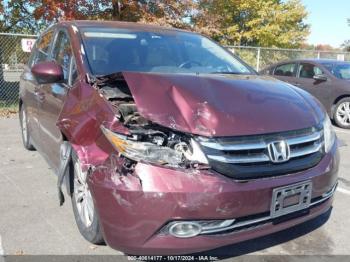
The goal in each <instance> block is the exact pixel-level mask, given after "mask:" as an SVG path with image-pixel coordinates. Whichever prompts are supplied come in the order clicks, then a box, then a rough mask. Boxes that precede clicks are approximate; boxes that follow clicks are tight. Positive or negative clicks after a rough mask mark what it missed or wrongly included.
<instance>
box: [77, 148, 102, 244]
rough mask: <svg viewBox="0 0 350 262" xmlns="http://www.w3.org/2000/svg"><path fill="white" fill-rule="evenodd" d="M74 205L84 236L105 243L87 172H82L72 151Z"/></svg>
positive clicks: (88, 239) (79, 226) (92, 240)
mask: <svg viewBox="0 0 350 262" xmlns="http://www.w3.org/2000/svg"><path fill="white" fill-rule="evenodd" d="M71 167H72V168H71V169H70V170H71V174H72V180H71V181H72V185H73V187H72V198H71V199H72V206H73V213H74V218H75V221H76V223H77V226H78V229H79V231H80V233H81V234H82V236H83V237H84V238H85V239H86V240H87V241H89V242H90V243H92V244H103V243H104V241H103V236H102V232H101V227H100V222H99V218H98V215H97V212H96V209H95V207H94V202H93V199H92V196H91V193H90V190H89V187H88V184H87V182H86V173H84V172H82V170H81V166H80V162H79V160H78V157H77V156H76V154H75V153H74V152H72V166H71Z"/></svg>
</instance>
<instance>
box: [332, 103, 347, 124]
mask: <svg viewBox="0 0 350 262" xmlns="http://www.w3.org/2000/svg"><path fill="white" fill-rule="evenodd" d="M333 120H334V122H335V123H336V125H337V126H339V127H341V128H346V129H350V97H345V98H343V99H341V100H340V101H339V102H338V103H337V104H336V105H335V110H334V115H333Z"/></svg>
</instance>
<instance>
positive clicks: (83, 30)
mask: <svg viewBox="0 0 350 262" xmlns="http://www.w3.org/2000/svg"><path fill="white" fill-rule="evenodd" d="M101 29H106V30H125V31H126V32H129V33H130V34H132V33H143V32H145V33H154V34H164V35H176V34H189V35H194V36H199V37H202V38H205V39H206V40H208V41H210V42H211V43H212V44H214V45H216V46H218V47H219V48H221V49H222V50H223V51H225V53H226V54H227V55H228V56H229V57H231V58H233V59H234V60H236V61H237V62H238V63H240V64H242V65H243V66H244V67H245V68H246V69H247V71H248V72H242V73H239V72H238V73H236V72H157V71H154V72H153V71H142V70H139V71H136V70H135V71H133V72H140V73H141V72H142V73H160V74H161V73H166V74H197V75H204V74H220V73H221V74H236V75H259V73H258V72H257V71H256V70H255V69H254V68H253V67H252V66H250V65H248V64H247V63H246V62H245V61H243V60H242V59H241V58H240V57H238V56H237V55H235V54H234V53H232V52H231V51H230V50H229V49H228V48H227V47H225V46H222V45H221V44H220V43H218V42H216V41H214V40H213V39H211V38H209V37H207V36H204V35H202V34H199V33H195V32H190V31H178V30H177V29H176V28H174V29H169V30H165V31H164V30H160V31H156V30H155V31H153V30H150V31H148V30H142V29H141V30H138V29H129V28H127V29H126V28H118V27H113V28H109V27H106V28H100V27H84V28H81V30H79V35H80V39H81V45H82V46H81V47H82V49H84V50H83V51H84V52H83V55H84V57H85V61H86V64H87V66H88V70H89V72H90V74H91V75H92V76H101V75H103V74H98V73H95V72H94V70H93V68H92V66H91V63H90V59H89V56H88V54H87V47H86V40H85V38H86V37H85V36H84V33H86V32H91V30H96V32H98V31H99V30H101ZM123 71H125V72H127V71H130V70H123ZM105 75H108V73H107V74H105Z"/></svg>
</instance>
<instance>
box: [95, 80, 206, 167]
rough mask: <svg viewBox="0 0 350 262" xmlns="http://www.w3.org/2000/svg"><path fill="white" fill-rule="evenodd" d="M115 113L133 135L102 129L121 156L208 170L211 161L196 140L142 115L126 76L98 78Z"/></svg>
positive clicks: (96, 82)
mask: <svg viewBox="0 0 350 262" xmlns="http://www.w3.org/2000/svg"><path fill="white" fill-rule="evenodd" d="M94 86H95V88H97V89H98V90H99V92H100V94H102V95H103V96H104V98H105V99H106V100H108V101H109V103H110V104H111V105H112V107H113V108H114V110H115V115H116V117H117V119H118V120H119V121H120V123H122V124H123V125H124V126H125V127H126V128H127V129H128V130H129V133H130V135H128V136H125V135H122V134H117V133H113V132H112V131H111V130H109V129H108V128H106V127H104V126H101V129H102V131H103V133H104V134H105V136H106V137H107V138H108V139H109V141H110V142H111V143H112V145H113V146H114V148H115V149H116V150H117V151H118V152H119V153H120V155H122V156H124V157H126V159H129V160H131V161H134V162H135V161H142V162H151V163H155V164H160V165H167V166H171V167H182V168H200V169H203V168H204V169H205V168H208V161H207V159H206V157H205V155H204V154H203V152H202V151H201V149H200V146H199V144H198V143H197V142H196V141H195V139H194V138H193V136H191V135H187V134H184V133H181V132H178V131H176V130H172V129H170V128H167V127H164V126H161V125H159V124H156V123H153V122H152V121H149V120H147V119H146V118H144V117H143V116H141V115H140V113H139V111H138V108H137V106H136V104H135V102H134V99H133V96H132V94H131V92H130V90H129V88H128V85H127V82H126V80H125V79H124V77H123V74H122V73H115V74H111V75H106V76H101V77H96V80H95V82H94Z"/></svg>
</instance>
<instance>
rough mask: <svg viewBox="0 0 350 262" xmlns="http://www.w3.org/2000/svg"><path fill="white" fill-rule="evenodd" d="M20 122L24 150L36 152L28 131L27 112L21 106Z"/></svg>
mask: <svg viewBox="0 0 350 262" xmlns="http://www.w3.org/2000/svg"><path fill="white" fill-rule="evenodd" d="M19 121H20V124H21V133H22V142H23V146H24V148H25V149H27V150H30V151H33V150H35V148H34V146H33V145H32V143H31V138H30V133H29V129H28V117H27V111H26V110H25V108H24V105H22V106H21V108H20V111H19Z"/></svg>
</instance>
